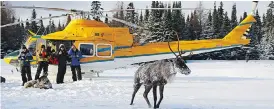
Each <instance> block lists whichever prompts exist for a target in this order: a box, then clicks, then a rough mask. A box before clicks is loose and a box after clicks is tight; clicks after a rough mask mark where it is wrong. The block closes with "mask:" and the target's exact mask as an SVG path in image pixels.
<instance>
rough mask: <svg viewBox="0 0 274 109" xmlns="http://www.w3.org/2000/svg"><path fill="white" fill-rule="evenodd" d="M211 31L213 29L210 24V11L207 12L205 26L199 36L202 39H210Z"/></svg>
mask: <svg viewBox="0 0 274 109" xmlns="http://www.w3.org/2000/svg"><path fill="white" fill-rule="evenodd" d="M213 32H214V29H213V25H212V16H211V12H209V14H208V18H207V21H206V23H205V28H204V29H203V30H202V34H201V36H202V38H203V39H212V38H213V35H214V33H213Z"/></svg>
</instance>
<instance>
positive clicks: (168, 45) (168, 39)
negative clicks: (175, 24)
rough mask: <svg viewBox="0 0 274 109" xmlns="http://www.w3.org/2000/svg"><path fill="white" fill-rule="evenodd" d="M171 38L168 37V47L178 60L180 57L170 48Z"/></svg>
mask: <svg viewBox="0 0 274 109" xmlns="http://www.w3.org/2000/svg"><path fill="white" fill-rule="evenodd" d="M169 37H170V36H168V42H167V43H168V47H169V49H170V51H171V52H172V53H173V54H174V55H175V56H176V58H177V57H178V56H177V55H176V53H174V52H173V50H172V49H171V47H170V44H169V41H170V40H169Z"/></svg>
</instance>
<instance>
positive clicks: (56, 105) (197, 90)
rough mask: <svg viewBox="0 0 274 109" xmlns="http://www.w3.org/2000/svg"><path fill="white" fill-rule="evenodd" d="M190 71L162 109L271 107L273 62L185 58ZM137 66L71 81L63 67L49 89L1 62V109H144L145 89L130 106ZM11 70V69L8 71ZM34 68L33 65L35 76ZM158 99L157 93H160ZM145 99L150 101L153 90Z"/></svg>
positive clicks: (169, 92)
mask: <svg viewBox="0 0 274 109" xmlns="http://www.w3.org/2000/svg"><path fill="white" fill-rule="evenodd" d="M187 65H188V66H189V68H190V69H191V70H192V73H191V74H190V75H188V76H185V75H182V74H177V75H176V78H175V80H173V82H172V83H169V84H167V85H166V87H165V91H164V99H163V101H162V103H161V105H160V108H161V109H274V94H273V93H274V61H249V62H248V63H246V62H245V61H213V60H212V61H211V60H210V61H189V62H188V63H187ZM137 68H138V67H136V66H132V67H127V68H119V69H113V70H107V71H104V72H103V73H101V74H100V77H96V76H86V75H87V74H84V75H83V76H84V77H85V78H84V80H82V81H77V82H72V78H71V71H70V68H69V67H68V68H67V73H66V76H65V84H61V85H59V84H56V71H55V69H50V72H49V78H50V80H51V82H52V83H53V89H49V90H45V89H34V88H29V89H25V88H23V87H22V86H20V85H21V77H20V72H17V71H16V70H15V68H14V67H12V66H10V65H7V64H5V63H4V62H3V60H1V76H3V77H5V78H6V83H1V109H61V108H62V109H147V108H148V105H147V104H146V102H145V100H144V98H143V95H142V94H143V92H144V87H143V86H142V87H141V88H140V90H139V92H138V93H137V94H136V97H135V101H134V105H129V104H130V100H131V94H132V92H133V75H134V72H135V70H136V69H137ZM12 71H13V72H12ZM35 72H36V69H32V76H33V77H34V75H35ZM158 99H159V96H158ZM149 100H150V102H151V103H152V104H153V96H152V91H151V92H150V93H149Z"/></svg>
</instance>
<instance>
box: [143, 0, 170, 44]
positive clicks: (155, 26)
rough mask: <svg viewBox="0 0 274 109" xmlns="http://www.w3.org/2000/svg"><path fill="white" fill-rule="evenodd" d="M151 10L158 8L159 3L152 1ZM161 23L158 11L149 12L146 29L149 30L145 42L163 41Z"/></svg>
mask: <svg viewBox="0 0 274 109" xmlns="http://www.w3.org/2000/svg"><path fill="white" fill-rule="evenodd" d="M151 8H159V3H158V4H157V2H155V1H152V5H151ZM163 23H164V22H163V21H162V19H161V16H160V11H159V10H151V12H150V16H149V19H148V24H146V25H145V26H146V28H147V29H148V30H149V33H147V34H148V35H147V37H146V42H161V41H164V40H165V35H164V28H163Z"/></svg>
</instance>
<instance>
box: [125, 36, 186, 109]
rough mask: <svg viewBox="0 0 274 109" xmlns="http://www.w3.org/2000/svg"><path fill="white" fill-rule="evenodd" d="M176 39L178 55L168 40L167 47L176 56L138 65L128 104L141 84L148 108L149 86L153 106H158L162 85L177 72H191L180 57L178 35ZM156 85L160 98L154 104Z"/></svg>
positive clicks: (162, 92)
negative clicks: (151, 92) (151, 91)
mask: <svg viewBox="0 0 274 109" xmlns="http://www.w3.org/2000/svg"><path fill="white" fill-rule="evenodd" d="M168 39H169V37H168ZM177 39H178V52H179V55H176V53H175V52H173V50H172V49H171V47H170V44H169V41H168V46H169V49H170V50H171V52H172V53H173V54H174V55H175V56H176V58H173V59H164V60H158V61H154V62H152V63H145V64H143V65H140V67H139V68H138V69H137V71H136V72H135V75H134V86H133V87H134V91H133V94H132V98H131V103H130V105H132V104H133V101H134V98H135V95H136V93H137V92H138V90H139V89H140V87H141V85H144V86H145V91H144V93H143V97H144V98H145V100H146V102H147V104H148V106H149V108H150V107H151V104H150V102H149V100H148V98H147V95H148V93H149V92H150V90H151V88H153V98H154V108H159V106H160V103H161V101H162V100H163V95H164V86H165V85H166V84H167V83H169V82H171V81H172V80H173V78H174V77H175V75H176V74H177V72H180V73H182V74H185V75H189V74H190V73H191V70H190V69H189V68H188V66H187V65H186V64H185V61H184V60H183V58H182V54H183V52H182V51H180V50H179V47H180V44H179V38H178V35H177ZM157 86H159V92H160V99H159V101H158V103H157V104H156V102H157Z"/></svg>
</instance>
